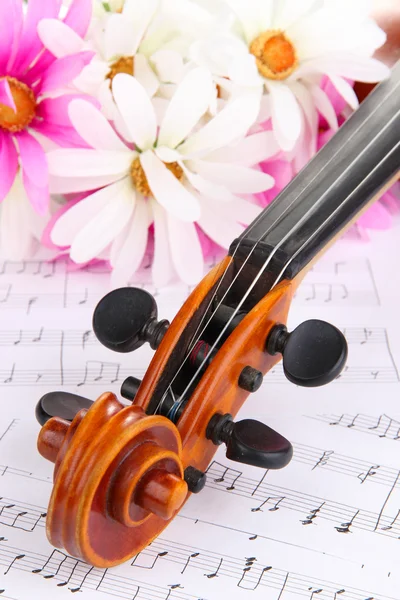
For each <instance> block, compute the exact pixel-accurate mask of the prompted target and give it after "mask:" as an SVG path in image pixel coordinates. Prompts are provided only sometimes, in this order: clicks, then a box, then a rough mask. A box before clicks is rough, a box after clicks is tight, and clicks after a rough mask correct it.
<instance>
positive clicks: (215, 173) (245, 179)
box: [188, 160, 275, 194]
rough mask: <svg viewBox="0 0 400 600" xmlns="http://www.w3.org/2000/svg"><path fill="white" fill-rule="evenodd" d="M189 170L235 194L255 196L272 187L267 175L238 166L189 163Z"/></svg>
mask: <svg viewBox="0 0 400 600" xmlns="http://www.w3.org/2000/svg"><path fill="white" fill-rule="evenodd" d="M188 166H189V167H190V168H191V167H193V170H194V171H195V172H197V173H198V174H199V175H201V176H202V177H204V178H205V179H209V180H210V181H212V182H213V183H217V184H219V185H224V186H226V187H227V188H228V190H230V191H231V192H233V193H236V194H257V193H259V192H264V191H265V190H268V189H270V188H272V187H273V186H274V183H275V182H274V179H273V178H272V177H271V176H270V175H268V174H267V173H263V172H262V171H256V170H255V169H248V168H247V167H241V166H239V165H230V164H222V163H212V162H207V161H200V160H197V161H191V163H190V164H189V165H188Z"/></svg>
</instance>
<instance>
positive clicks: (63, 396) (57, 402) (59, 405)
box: [35, 392, 93, 425]
mask: <svg viewBox="0 0 400 600" xmlns="http://www.w3.org/2000/svg"><path fill="white" fill-rule="evenodd" d="M92 404H93V402H92V401H91V400H88V399H87V398H83V397H82V396H77V395H76V394H70V393H68V392H50V393H49V394H45V395H44V396H43V397H42V398H41V399H40V400H39V402H38V403H37V405H36V410H35V415H36V419H37V421H38V422H39V423H40V425H44V424H45V423H47V421H48V420H49V419H51V418H52V417H61V418H62V419H65V420H66V421H73V420H74V418H75V416H76V415H77V414H78V412H79V411H80V410H82V408H86V409H88V408H90V407H91V406H92Z"/></svg>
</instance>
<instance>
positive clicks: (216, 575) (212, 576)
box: [204, 558, 224, 579]
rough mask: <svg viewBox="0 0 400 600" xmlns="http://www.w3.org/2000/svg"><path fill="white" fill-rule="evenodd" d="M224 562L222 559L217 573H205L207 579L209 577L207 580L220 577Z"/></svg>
mask: <svg viewBox="0 0 400 600" xmlns="http://www.w3.org/2000/svg"><path fill="white" fill-rule="evenodd" d="M223 560H224V559H223V558H221V560H220V561H219V564H218V567H217V569H216V570H215V571H213V572H212V573H204V575H205V577H207V579H214V577H218V573H219V570H220V568H221V566H222V563H223Z"/></svg>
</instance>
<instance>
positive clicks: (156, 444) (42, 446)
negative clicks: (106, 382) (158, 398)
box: [38, 393, 189, 567]
mask: <svg viewBox="0 0 400 600" xmlns="http://www.w3.org/2000/svg"><path fill="white" fill-rule="evenodd" d="M38 449H39V452H40V454H41V455H42V456H44V457H45V458H47V459H48V460H50V461H52V462H54V463H55V469H54V487H53V492H52V496H51V499H50V504H49V510H48V513H47V524H46V526H47V535H48V538H49V540H50V542H51V543H52V544H53V545H54V546H56V547H58V548H65V549H66V550H67V551H68V552H69V553H70V554H72V555H73V556H76V557H78V558H82V559H83V560H86V561H87V562H89V563H91V564H95V565H97V566H99V567H110V566H115V565H117V564H120V563H121V562H123V561H125V560H127V559H128V558H129V557H131V556H132V555H134V554H136V553H137V552H140V551H141V550H142V549H143V548H144V547H145V546H146V545H147V544H148V543H149V539H153V538H154V537H155V536H157V535H158V534H159V533H160V532H161V531H162V530H163V529H164V528H165V526H166V525H167V524H168V521H169V520H170V519H171V518H172V517H173V516H174V515H175V514H176V512H177V511H178V510H179V509H180V508H181V507H182V505H183V504H184V502H185V501H186V498H187V496H188V492H189V490H188V484H187V483H186V481H185V472H184V466H183V462H182V443H181V437H180V435H179V432H178V430H177V428H176V427H175V425H174V424H173V423H172V422H171V421H169V420H168V419H166V418H165V417H162V416H158V415H157V416H155V415H152V416H148V415H146V414H145V412H144V411H143V410H142V409H141V408H139V407H136V406H128V407H126V406H124V405H123V404H121V403H120V402H119V401H118V400H117V398H116V397H115V396H114V394H111V393H106V394H103V395H102V396H101V397H100V398H99V399H98V400H97V401H96V402H94V403H93V404H92V406H91V407H90V408H89V410H87V409H82V410H80V411H79V412H78V413H77V414H76V416H75V418H74V419H73V421H72V423H71V422H69V421H67V420H65V419H62V418H59V417H54V418H52V419H50V420H48V421H47V422H46V423H45V425H44V426H43V427H42V429H41V432H40V434H39V439H38Z"/></svg>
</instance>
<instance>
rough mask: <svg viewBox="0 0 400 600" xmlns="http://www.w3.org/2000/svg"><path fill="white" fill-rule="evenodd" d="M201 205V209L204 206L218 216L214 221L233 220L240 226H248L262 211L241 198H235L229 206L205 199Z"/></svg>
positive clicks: (259, 207)
mask: <svg viewBox="0 0 400 600" xmlns="http://www.w3.org/2000/svg"><path fill="white" fill-rule="evenodd" d="M201 204H202V207H203V206H206V207H208V209H209V210H212V211H213V212H214V213H217V214H218V215H219V218H218V219H216V220H221V221H232V220H233V219H234V220H235V221H237V222H238V223H241V224H242V225H250V223H252V222H253V221H254V219H256V218H257V217H258V215H259V214H260V213H261V211H262V207H261V206H258V205H257V204H254V203H253V202H248V201H247V200H243V199H242V198H235V200H233V201H232V202H231V203H230V204H221V203H218V204H215V203H211V202H210V200H208V199H207V198H205V199H202V203H201ZM232 239H233V238H232ZM231 241H232V240H231Z"/></svg>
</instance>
